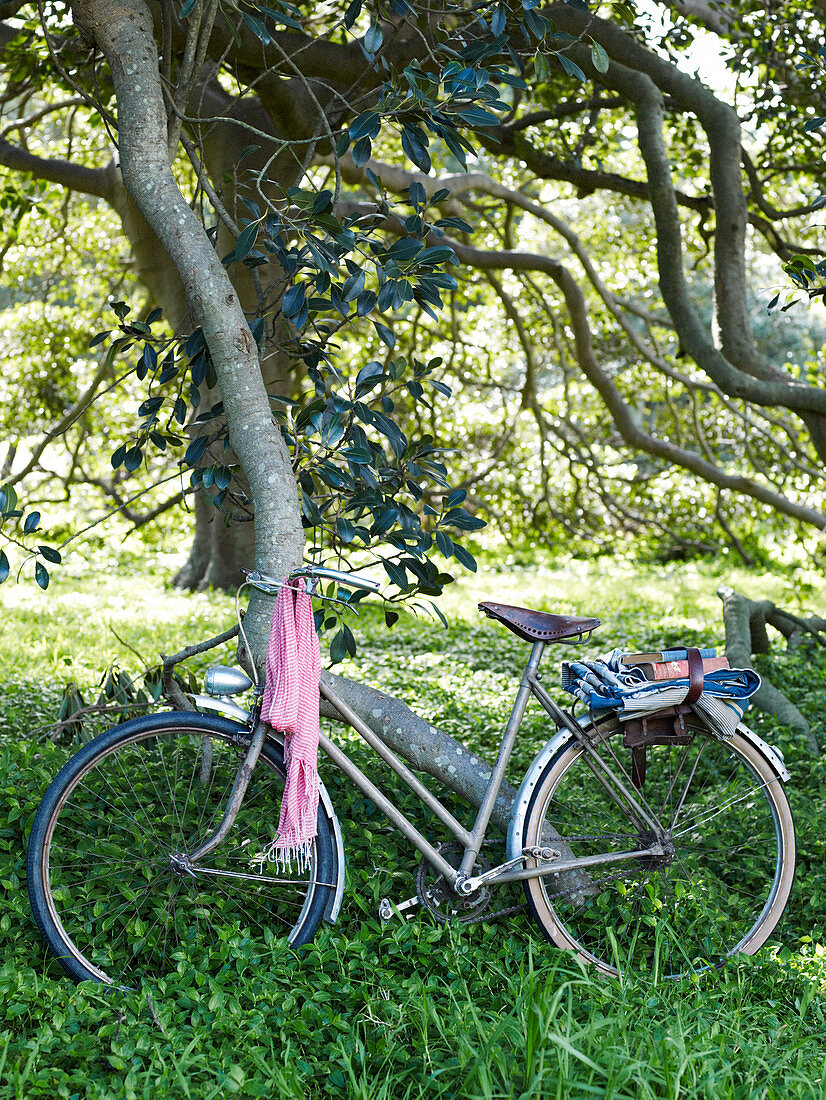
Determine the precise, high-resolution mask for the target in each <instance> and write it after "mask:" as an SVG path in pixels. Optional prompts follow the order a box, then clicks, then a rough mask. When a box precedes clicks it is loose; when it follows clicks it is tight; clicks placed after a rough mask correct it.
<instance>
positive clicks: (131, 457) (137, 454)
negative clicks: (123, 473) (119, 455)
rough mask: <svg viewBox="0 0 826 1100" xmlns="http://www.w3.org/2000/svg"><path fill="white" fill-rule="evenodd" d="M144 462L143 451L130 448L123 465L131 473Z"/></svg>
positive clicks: (137, 448)
mask: <svg viewBox="0 0 826 1100" xmlns="http://www.w3.org/2000/svg"><path fill="white" fill-rule="evenodd" d="M142 462H143V451H142V450H141V449H140V447H130V448H129V450H128V451H127V452H126V454H125V455H124V457H123V465H124V466H125V467H126V469H127V470H128V471H129V472H130V474H131V473H133V472H134V471H135V470H137V468H138V466H140V464H141V463H142Z"/></svg>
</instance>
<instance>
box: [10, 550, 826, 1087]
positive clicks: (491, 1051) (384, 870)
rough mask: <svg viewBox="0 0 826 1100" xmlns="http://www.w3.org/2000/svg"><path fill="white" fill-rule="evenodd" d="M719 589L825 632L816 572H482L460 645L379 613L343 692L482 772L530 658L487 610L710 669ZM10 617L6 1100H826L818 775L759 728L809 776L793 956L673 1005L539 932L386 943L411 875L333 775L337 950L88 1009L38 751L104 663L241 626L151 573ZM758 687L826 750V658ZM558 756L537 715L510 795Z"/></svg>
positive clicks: (458, 931) (379, 827)
mask: <svg viewBox="0 0 826 1100" xmlns="http://www.w3.org/2000/svg"><path fill="white" fill-rule="evenodd" d="M721 579H725V580H726V581H727V582H728V583H731V584H733V585H734V586H735V587H736V588H738V589H739V590H741V591H743V592H744V593H745V594H747V595H750V596H752V597H755V598H756V597H759V596H770V597H771V598H773V599H775V600H777V602H778V603H780V604H782V605H783V606H786V607H789V608H791V609H798V608H802V609H807V608H808V609H812V610H814V609H816V608H817V593H816V590H815V586H816V584H817V581H816V578H815V577H814V576H813V575H809V574H805V573H800V572H798V573H797V574H795V575H787V574H773V575H769V574H767V575H759V574H756V573H745V572H742V573H737V572H731V571H727V572H726V574H725V576H724V577H723V576H718V575H717V574H715V573H714V571H713V570H711V569H709V568H698V567H693V566H686V565H679V566H671V567H669V568H662V567H660V568H654V567H650V568H645V569H641V568H639V567H635V566H631V565H628V566H627V567H626V566H623V565H622V564H615V565H613V566H611V567H610V568H609V567H608V566H606V565H605V564H600V563H588V564H583V563H576V562H574V563H570V564H569V565H568V566H566V567H564V568H563V567H550V566H549V567H547V568H543V569H540V568H531V569H518V568H516V567H514V568H511V569H509V570H507V571H501V572H495V571H492V570H488V571H484V570H482V571H480V573H479V574H478V575H477V576H476V577H474V578H472V579H469V580H468V581H466V582H463V584H462V586H460V587H457V590H456V591H454V592H450V593H449V594H448V595H447V596H446V597H445V599H444V601H443V606H444V608H445V610H446V613H447V614H448V617H449V620H450V627H449V629H448V630H444V629H443V628H442V627H441V626H440V625H439V624H438V623H434V622H432V621H431V620H428V619H415V618H412V617H410V616H406V615H405V616H402V618H401V619H400V621H399V623H398V624H397V625H396V626H395V627H394V628H393V630H392V631H390V632H388V631H386V630H385V628H384V626H383V620H382V617H381V615H380V613H379V611H378V609H375V610H373V611H369V610H368V609H365V612H364V613H363V614H362V616H361V617H360V619H359V620H358V623H357V626H356V627H355V629H356V633H357V636H358V639H359V644H360V651H359V658H358V661H356V662H348V663H347V664H346V665H345V666H344V671H345V672H347V673H349V674H353V675H359V676H363V677H364V678H366V679H368V680H369V681H370V682H372V683H375V684H376V685H377V686H382V687H384V688H385V689H387V690H390V691H394V692H396V693H398V694H401V695H402V696H403V697H404V698H405V699H406V701H408V702H409V703H410V704H411V705H412V706H414V708H415V709H417V710H418V711H419V712H420V713H423V714H426V715H427V716H428V717H429V718H430V719H431V720H432V721H434V722H436V723H438V724H439V725H441V726H442V727H443V728H445V729H446V730H447V731H448V732H450V733H452V734H454V735H455V736H457V737H461V738H462V739H463V740H465V741H467V742H469V743H470V744H471V745H472V746H473V747H474V748H475V749H477V751H480V752H483V753H487V754H490V753H491V751H492V748H493V746H494V744H495V742H496V740H497V739H498V734H499V730H500V728H501V724H502V721H503V719H504V716H505V713H506V711H507V709H508V706H509V700H510V698H511V697H512V695H513V691H514V687H515V682H516V679H517V677H518V674H519V671H520V667H521V662H522V660H523V658H524V653H525V647H524V645H523V644H522V643H520V642H519V641H518V640H517V639H516V638H514V637H513V636H512V635H510V634H507V633H506V632H504V631H503V630H501V629H500V628H498V627H497V626H496V625H495V624H493V623H490V622H488V621H486V620H484V619H482V618H481V617H480V616H479V615H478V614H477V612H476V611H475V603H476V601H477V600H479V599H485V598H491V597H494V598H497V599H500V600H502V601H503V602H512V603H522V604H527V605H531V606H538V607H544V608H546V609H547V610H556V611H560V612H568V611H570V612H576V613H583V614H596V615H598V616H599V617H600V618H602V619H603V620H604V622H605V624H606V625H605V627H604V628H603V629H602V630H601V631H600V632H599V637H598V638H595V639H594V642H593V652H598V651H600V650H603V649H607V648H611V647H612V646H613V645H634V646H640V647H644V648H649V647H655V646H660V645H663V644H666V643H669V642H671V643H674V642H677V641H688V642H699V641H704V642H710V643H712V644H714V643H716V644H719V643H720V642H721V641H722V619H721V615H720V605H719V601H718V599H717V597H716V596H715V589H716V587H717V584H718V583H719V582H720V580H721ZM3 597H4V613H3V619H2V637H0V652H1V653H2V669H3V672H2V694H0V784H2V796H3V797H2V810H0V880H2V884H3V887H4V889H5V890H6V905H5V906H4V908H3V913H2V916H0V943H2V947H3V952H2V957H3V963H2V965H0V1098H5V1097H26V1098H27V1097H34V1096H50V1097H51V1096H60V1097H75V1096H76V1097H107V1098H108V1097H121V1096H123V1097H130V1098H131V1097H158V1096H164V1097H166V1096H170V1097H187V1096H192V1097H199V1098H201V1097H204V1098H206V1097H219V1096H225V1095H228V1094H236V1095H238V1096H242V1097H247V1096H249V1097H257V1096H273V1095H284V1096H287V1097H291V1096H296V1097H299V1096H302V1097H303V1096H307V1095H309V1096H328V1095H329V1096H354V1097H365V1098H367V1097H369V1098H371V1100H374V1098H382V1097H388V1098H389V1097H393V1098H395V1097H453V1096H455V1097H459V1096H462V1097H467V1096H472V1097H476V1096H478V1097H511V1096H513V1097H527V1096H542V1097H546V1096H547V1097H555V1096H559V1097H577V1098H579V1097H590V1096H597V1097H610V1098H620V1097H652V1098H653V1097H657V1098H659V1097H669V1098H671V1097H674V1098H676V1097H695V1096H696V1097H699V1096H703V1097H705V1096H708V1095H713V1096H715V1097H737V1098H740V1097H743V1098H745V1097H749V1098H751V1097H755V1098H756V1097H774V1096H777V1097H780V1096H783V1097H788V1096H795V1097H812V1098H814V1097H822V1096H823V1095H824V1092H826V1085H824V1070H825V1069H826V1040H824V1034H826V992H825V991H826V889H824V874H823V868H824V855H826V840H824V837H826V793H824V789H825V787H826V785H825V784H824V779H825V778H826V774H825V773H826V760H822V759H816V760H813V759H811V758H809V757H807V756H806V754H805V751H804V746H803V745H802V744H800V743H799V741H798V740H796V739H795V738H793V737H792V735H791V734H790V733H789V732H788V731H785V730H783V729H779V728H777V727H776V726H774V725H773V723H772V722H771V721H770V720H768V719H766V718H764V717H762V716H760V715H754V714H752V715H750V718H749V720H750V722H751V724H752V725H753V726H754V727H755V728H757V729H758V731H759V732H760V734H761V735H762V736H763V737H765V738H766V739H767V740H770V741H771V742H772V743H774V744H776V745H777V746H778V747H779V748H781V749H782V751H783V752H784V754H785V757H786V762H787V764H788V765H789V767H790V770H791V771H792V773H793V782H792V784H791V785H790V787H789V791H788V793H789V797H790V801H791V802H792V807H793V810H794V812H795V816H796V821H797V827H798V841H799V849H800V852H799V871H798V875H797V880H796V884H795V888H794V892H793V895H792V899H791V903H790V906H789V909H788V912H787V914H786V916H785V918H784V920H783V922H782V924H781V926H780V929H779V934H778V938H777V940H776V941H775V942H774V943H773V945H772V946H771V948H770V949H768V950H764V951H763V952H762V953H761V954H760V956H759V957H757V958H755V959H742V960H738V961H736V962H735V961H732V962H731V963H730V964H729V965H728V966H727V967H726V968H724V969H723V970H722V971H720V972H715V973H714V974H711V975H705V976H700V977H698V978H695V979H693V980H690V981H682V982H679V983H673V982H667V981H661V982H659V983H656V984H651V983H650V982H649V983H646V982H643V981H639V980H637V979H636V978H634V977H630V978H626V979H624V980H622V981H606V980H600V979H597V978H595V977H594V976H593V975H592V974H590V973H589V972H588V971H586V970H583V969H582V968H581V967H580V966H579V965H578V964H577V963H576V962H575V961H574V960H572V959H570V958H568V957H567V956H564V955H562V954H561V953H559V952H556V951H554V950H552V949H550V948H549V947H548V946H547V945H546V944H545V943H544V941H542V940H541V939H540V937H539V935H538V934H537V933H536V932H534V930H533V929H532V927H531V925H530V923H529V921H528V919H527V917H525V916H524V915H518V916H517V917H515V918H511V919H509V920H505V921H500V922H497V923H494V924H490V925H484V924H482V925H477V926H473V927H439V926H436V925H435V924H433V923H432V922H431V921H430V919H429V918H428V917H427V916H423V917H417V918H415V919H414V920H412V921H410V922H409V923H406V924H403V923H401V922H400V921H398V920H396V921H393V922H391V923H390V924H388V925H386V926H382V925H380V923H379V922H378V920H377V918H376V916H375V912H376V906H377V903H378V900H379V898H381V897H382V896H390V897H393V898H399V899H400V898H403V897H408V896H410V895H411V894H412V893H413V892H414V886H413V876H414V871H415V864H414V860H413V859H412V856H411V855H410V854H409V853H408V852H407V850H406V849H405V848H404V846H403V845H402V844H399V843H397V842H396V839H395V836H393V835H391V834H390V833H389V832H388V831H387V830H386V826H385V822H384V819H383V818H382V817H381V816H380V815H378V814H376V813H374V812H372V807H371V805H370V804H369V803H367V802H365V800H364V799H363V798H362V797H361V796H360V795H358V794H355V793H353V792H351V791H349V790H348V789H347V788H346V787H345V786H344V784H343V783H342V782H341V781H339V780H338V779H337V778H336V776H334V775H332V776H330V775H327V776H326V777H325V778H326V780H327V783H328V787H329V788H330V790H331V794H332V796H333V800H334V802H335V804H336V808H337V810H338V812H339V816H340V819H341V822H342V827H343V830H344V833H345V846H346V849H347V853H348V890H347V895H346V900H345V906H344V909H343V911H342V915H341V918H340V921H339V924H338V925H337V926H335V927H334V928H331V929H327V928H325V929H324V930H322V931H321V932H320V934H319V935H318V936H317V938H316V941H315V942H314V943H313V944H311V945H309V946H308V947H306V948H304V949H301V950H300V951H298V952H289V953H288V952H285V953H284V955H283V956H280V957H278V958H276V959H274V960H273V963H272V966H270V967H267V968H266V970H264V969H263V968H259V969H258V970H256V971H255V972H254V973H253V974H249V973H245V974H244V975H242V976H240V977H239V976H238V975H237V974H234V973H233V974H229V973H228V974H226V975H223V976H220V977H219V978H217V979H213V980H211V981H210V982H207V980H206V979H205V978H204V976H203V975H199V974H192V973H183V974H179V975H175V976H174V977H167V978H166V979H164V980H163V981H154V982H153V981H149V980H148V981H147V982H146V984H145V986H144V988H142V989H141V990H137V991H135V992H133V993H122V992H115V991H111V990H107V989H104V988H102V987H100V986H94V985H91V984H88V983H86V984H84V985H81V986H74V985H72V984H71V983H70V982H69V981H68V979H66V978H64V977H63V976H62V971H61V970H60V969H59V967H58V966H57V964H55V963H54V962H52V961H51V960H50V959H49V958H48V957H47V954H46V951H45V948H44V947H43V945H42V943H41V940H40V938H39V935H38V934H37V932H36V930H35V928H34V926H33V924H32V923H31V920H30V917H29V915H28V901H27V898H26V894H25V870H24V866H25V837H26V833H27V830H28V827H29V825H30V823H31V819H32V816H33V814H34V811H35V809H36V807H37V804H38V802H39V799H40V797H41V796H42V793H43V790H44V789H45V787H46V785H47V783H48V781H49V779H50V778H51V777H52V776H53V775H54V773H55V772H56V770H57V768H58V766H59V764H60V762H61V761H62V760H63V759H64V758H65V756H66V753H67V751H68V749H67V747H65V746H63V745H54V744H52V743H51V742H49V741H48V740H42V739H41V738H40V737H39V735H38V731H39V730H40V728H41V727H42V726H43V724H44V723H45V722H46V721H48V719H49V718H50V717H51V716H52V715H53V714H54V709H55V704H56V701H57V699H58V698H59V696H60V694H61V691H62V688H63V684H64V683H65V681H67V680H73V681H75V682H76V683H78V684H79V685H80V686H81V688H83V690H84V691H85V692H86V693H87V694H88V695H94V690H90V689H93V687H94V685H95V683H96V682H97V680H98V679H99V678H100V676H101V673H102V670H103V669H104V668H105V667H106V666H107V665H109V663H110V662H111V661H113V660H115V661H117V662H118V664H119V666H120V667H121V668H123V669H125V670H128V671H130V672H133V673H134V672H137V671H138V670H139V667H140V661H139V659H138V657H137V656H136V654H135V652H134V651H135V650H136V651H138V653H140V654H142V655H143V656H145V658H146V659H147V660H153V659H155V658H156V656H157V653H158V652H159V651H160V650H164V651H167V652H169V651H173V650H174V649H176V648H178V647H179V646H180V645H181V644H184V643H187V642H191V641H194V640H198V639H200V638H203V637H205V636H207V635H209V634H211V633H215V632H217V631H219V630H221V629H223V628H225V627H226V626H227V625H229V623H231V621H232V614H233V613H232V604H231V601H230V600H229V599H228V598H227V597H224V596H221V595H216V594H199V595H196V596H183V595H180V594H175V593H172V592H170V591H169V590H167V588H166V587H165V586H164V583H163V573H162V571H161V569H160V566H158V568H157V569H156V570H153V569H144V570H143V571H142V574H141V580H140V582H137V581H135V580H133V579H132V578H130V577H128V576H125V575H124V577H123V579H121V577H120V575H119V574H117V573H116V572H115V571H114V570H109V571H107V573H106V574H104V579H101V576H100V575H99V576H97V577H91V576H88V575H87V576H83V575H82V576H77V577H75V578H71V579H69V578H65V579H62V580H61V579H60V578H58V577H56V578H55V580H54V582H53V588H51V589H50V590H49V593H48V596H47V597H44V596H43V595H41V594H40V593H35V592H33V591H32V590H31V589H29V588H24V587H22V586H19V587H16V588H10V587H8V586H5V587H4V590H3ZM115 632H116V633H115ZM119 639H121V640H119ZM228 656H229V650H227V651H226V652H225V653H223V654H219V655H218V658H219V659H226V658H227V657H228ZM210 659H211V660H214V659H215V657H212V658H208V659H207V660H210ZM761 668H762V670H763V671H764V672H770V673H771V675H772V676H773V677H774V678H775V680H776V682H777V683H779V684H782V685H783V686H784V688H786V689H787V690H789V691H790V692H791V693H792V694H793V695H794V697H795V700H796V701H797V702H798V704H799V705H800V706H801V708H802V709H803V710H804V713H805V714H806V715H807V717H808V718H809V720H810V721H811V722H812V724H813V727H814V728H815V731H816V733H817V735H818V737H819V740H820V743H821V744H824V745H826V721H824V718H823V715H824V714H826V659H824V655H823V653H822V651H821V652H812V651H809V650H806V651H802V652H800V653H798V654H795V655H792V656H789V655H785V654H784V653H783V652H782V650H780V651H779V652H778V653H777V654H775V655H773V657H772V658H771V659H767V660H765V661H764V662H763V664H762V665H761ZM550 679H551V677H550V676H548V677H547V680H550ZM548 732H549V731H548V730H547V725H546V722H545V721H544V720H543V718H542V716H541V715H540V714H534V715H532V716H531V718H530V720H529V721H527V722H526V723H525V725H523V736H521V738H520V743H519V746H518V753H517V759H516V761H515V763H514V768H513V772H514V775H513V778H516V775H517V773H518V771H519V769H520V767H521V768H524V766H525V765H526V764H527V762H528V761H529V760H530V759H531V757H532V756H533V755H534V754H535V752H536V751H537V750H538V748H539V747H540V745H541V744H542V743H543V741H544V740H545V739H546V738H547V736H548ZM435 835H436V834H434V836H435ZM437 839H438V837H437Z"/></svg>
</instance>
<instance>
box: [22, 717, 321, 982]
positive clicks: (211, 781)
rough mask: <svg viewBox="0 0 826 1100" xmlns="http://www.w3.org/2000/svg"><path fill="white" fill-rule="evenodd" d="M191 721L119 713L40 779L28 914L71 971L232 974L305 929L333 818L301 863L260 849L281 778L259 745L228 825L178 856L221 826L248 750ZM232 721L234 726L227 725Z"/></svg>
mask: <svg viewBox="0 0 826 1100" xmlns="http://www.w3.org/2000/svg"><path fill="white" fill-rule="evenodd" d="M215 725H216V723H213V724H212V728H210V727H209V726H205V725H203V724H200V722H199V719H198V718H197V717H196V718H195V719H194V720H189V721H187V720H186V719H184V720H183V721H178V722H170V723H167V724H160V725H159V723H158V720H157V716H156V717H155V718H152V719H147V720H141V719H138V720H136V721H135V722H130V723H126V724H125V725H124V726H123V727H119V728H116V729H115V730H111V731H109V732H108V733H106V734H103V735H102V736H101V737H99V738H97V739H96V740H95V741H93V742H90V743H89V745H87V746H85V747H84V749H83V750H81V752H80V753H78V755H77V756H76V757H74V758H73V759H72V760H71V761H69V763H68V764H67V765H66V767H65V768H64V769H63V770H62V771H61V773H60V775H58V776H57V777H56V779H55V781H54V783H53V784H52V786H51V787H50V788H49V791H47V793H46V796H45V797H44V800H43V804H42V805H41V809H40V810H39V811H38V815H37V818H36V819H35V824H34V826H33V829H32V837H31V840H30V845H29V888H30V895H31V900H32V907H33V910H34V914H35V919H36V920H37V923H38V925H39V926H40V928H41V931H42V932H43V934H44V936H45V938H46V940H47V943H48V944H49V947H50V948H51V950H52V952H53V953H54V954H55V955H57V957H58V958H59V960H60V962H61V963H62V965H63V966H64V968H65V969H66V970H67V971H68V972H69V973H70V974H71V975H72V976H73V977H75V978H79V979H82V978H91V979H93V980H97V981H102V982H107V983H113V982H114V983H117V984H120V985H128V986H134V985H136V984H138V982H139V981H140V979H141V978H142V977H158V976H161V975H164V974H168V973H170V972H174V971H178V972H179V973H182V974H186V973H191V972H193V971H194V972H198V973H203V974H209V973H214V972H215V971H217V970H222V969H226V968H232V969H234V970H237V971H239V972H241V971H243V970H244V969H246V968H247V967H249V966H250V965H253V964H260V963H262V962H264V963H266V960H267V959H268V958H270V957H272V956H273V954H275V953H277V952H279V951H280V950H282V949H283V946H284V939H285V937H286V940H287V942H288V943H290V944H298V943H303V942H306V941H307V940H308V939H309V938H311V936H312V934H313V932H314V931H315V928H316V927H317V925H318V923H319V921H320V919H321V915H322V913H323V910H324V906H325V904H326V901H327V899H328V898H329V896H330V891H331V890H332V889H333V886H334V882H335V866H334V856H333V854H332V852H333V848H332V842H331V839H330V836H329V827H328V826H327V822H326V819H323V818H322V816H321V815H319V836H318V838H317V839H316V841H314V842H313V843H312V846H311V852H310V855H309V858H308V859H307V861H306V864H305V865H304V866H302V867H297V866H295V865H293V866H291V867H288V868H287V869H286V870H284V869H282V868H279V867H278V866H277V865H276V864H275V863H273V862H269V861H267V860H266V859H264V858H263V856H264V853H265V851H266V849H267V847H268V845H269V842H270V841H271V839H272V836H273V833H274V830H275V826H276V824H277V821H278V813H279V808H280V804H281V795H282V792H283V788H284V770H283V759H282V754H281V750H280V747H279V746H277V745H274V744H272V743H269V742H268V743H266V744H265V747H264V750H263V751H262V754H261V757H260V759H259V763H258V765H257V767H256V769H255V771H254V772H253V776H252V779H251V782H250V785H249V788H248V790H247V795H246V797H245V799H244V802H243V804H242V806H241V809H240V811H239V814H238V817H237V819H236V821H235V823H234V825H233V827H232V830H231V832H230V834H229V836H228V837H227V838H226V840H225V841H224V842H223V843H222V844H221V846H220V847H219V848H218V849H217V850H216V851H215V852H213V853H212V854H211V855H210V856H207V857H205V859H204V860H203V861H202V862H201V863H199V865H198V867H197V869H195V871H194V873H192V872H190V871H187V870H182V869H181V867H180V862H179V861H176V859H175V857H176V855H179V854H180V853H185V852H187V851H190V850H192V849H193V848H194V847H195V845H196V844H197V843H198V842H200V841H201V840H203V839H204V838H205V837H206V836H208V835H209V834H210V833H211V832H212V831H213V830H214V829H215V828H216V826H217V825H218V823H219V822H220V820H221V817H222V815H223V811H224V808H225V806H226V801H227V797H228V795H229V791H230V789H231V787H232V784H233V781H234V779H235V775H236V771H237V767H238V764H239V762H240V760H241V759H243V755H244V753H245V752H246V744H238V743H237V741H238V740H239V738H238V737H237V736H235V737H233V736H232V734H229V735H227V734H223V735H222V734H221V733H220V732H216V729H215V728H214V727H215ZM231 728H232V727H230V729H231Z"/></svg>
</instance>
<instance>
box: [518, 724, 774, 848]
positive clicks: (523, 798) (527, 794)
mask: <svg viewBox="0 0 826 1100" xmlns="http://www.w3.org/2000/svg"><path fill="white" fill-rule="evenodd" d="M579 724H580V725H581V726H582V728H583V729H587V728H588V725H589V724H588V723H582V722H580V723H579ZM737 732H738V733H739V734H740V736H741V737H743V738H745V740H746V741H748V742H749V744H750V745H751V746H752V747H753V748H754V749H756V750H757V752H759V753H760V755H761V756H762V757H763V758H764V759H765V761H766V763H767V764H768V765H769V767H770V768H771V769H772V771H773V772H774V773H775V775H777V776H778V778H779V779H781V780H782V781H783V782H784V783H787V782H788V781H789V779H791V775H790V774H789V771H788V769H787V768H786V765H785V763H784V762H783V755H782V753H780V752H779V751H778V750H777V749H775V748H772V746H771V745H767V744H766V742H765V741H764V740H763V739H762V738H761V737H758V736H757V734H756V733H755V732H754V731H753V730H750V729H749V727H748V726H744V725H742V724H741V725H739V726H738V727H737ZM573 736H574V735H573V734H572V733H571V731H570V730H567V729H561V730H557V732H556V733H555V734H554V736H553V737H552V738H551V739H550V741H548V743H547V744H546V745H545V746H544V748H542V749H541V750H540V752H539V754H538V755H537V757H536V758H535V759H534V761H533V763H532V764H531V766H530V767H529V768H528V770H527V772H526V773H525V778H524V779H523V780H522V785H521V786H520V788H519V791H518V792H517V795H516V798H515V799H514V803H513V808H512V810H511V817H510V824H509V825H508V859H516V857H517V856H520V855H521V854H522V837H523V836H524V835H525V819H526V817H527V814H528V806H529V804H530V801H531V796H532V795H533V792H534V788H535V787H536V785H537V783H538V782H539V778H540V776H541V775H542V773H543V771H544V770H545V766H546V765H547V764H549V763H550V761H551V760H552V759H553V758H554V756H556V754H557V753H558V752H559V750H560V749H561V748H562V747H563V746H564V745H567V744H568V742H569V741H571V740H572V739H573Z"/></svg>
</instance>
